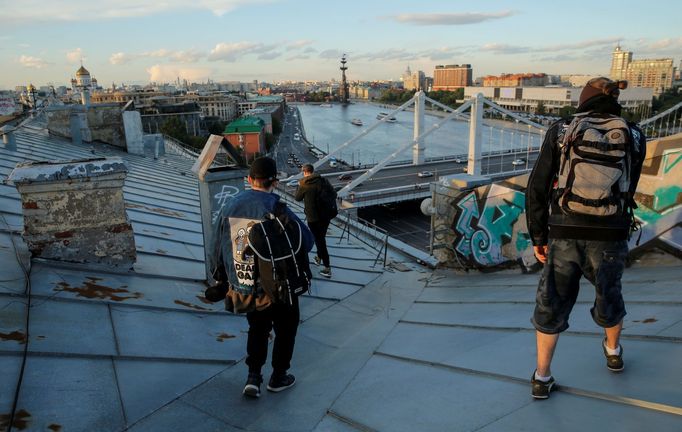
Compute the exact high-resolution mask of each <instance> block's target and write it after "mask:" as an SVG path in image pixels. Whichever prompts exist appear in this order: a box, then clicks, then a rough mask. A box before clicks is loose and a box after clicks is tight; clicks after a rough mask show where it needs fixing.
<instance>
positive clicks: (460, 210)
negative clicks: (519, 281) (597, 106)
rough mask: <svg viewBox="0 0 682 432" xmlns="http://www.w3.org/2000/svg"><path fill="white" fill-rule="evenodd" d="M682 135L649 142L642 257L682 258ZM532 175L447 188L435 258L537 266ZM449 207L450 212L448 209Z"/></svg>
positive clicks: (641, 187)
mask: <svg viewBox="0 0 682 432" xmlns="http://www.w3.org/2000/svg"><path fill="white" fill-rule="evenodd" d="M681 161H682V134H677V135H673V136H669V137H665V138H661V139H659V140H656V141H650V142H648V143H647V159H646V161H645V162H644V166H643V167H642V175H641V177H640V180H639V183H638V187H637V193H636V194H635V201H636V203H637V206H638V207H637V209H636V210H635V218H636V219H637V221H639V222H640V223H641V228H640V231H639V233H635V235H632V236H631V238H630V241H629V245H630V251H631V252H632V253H639V252H644V251H646V250H649V249H651V248H653V247H658V248H660V249H663V250H665V251H667V252H670V253H672V254H674V255H676V256H678V257H682V163H680V162H681ZM527 183H528V175H522V176H518V177H513V178H510V179H507V180H504V181H502V182H498V183H494V184H492V185H487V186H481V187H478V188H475V189H468V190H459V189H456V188H452V189H448V188H445V189H443V191H441V192H440V193H439V194H436V195H435V196H434V206H435V207H437V208H447V209H448V210H447V211H439V212H436V214H435V215H434V216H433V217H434V221H433V226H434V227H438V229H436V230H434V237H433V238H434V244H433V250H434V256H436V257H437V258H438V259H439V260H440V261H441V262H446V263H447V262H450V263H452V264H453V265H462V263H464V265H465V266H467V267H472V268H481V267H495V266H499V265H503V264H506V263H510V262H519V261H520V262H521V263H522V264H523V266H524V267H529V266H531V265H532V264H534V263H535V259H534V257H533V251H532V247H531V241H530V236H529V235H528V228H527V226H526V217H525V208H524V207H525V189H526V185H527ZM443 206H444V207H443Z"/></svg>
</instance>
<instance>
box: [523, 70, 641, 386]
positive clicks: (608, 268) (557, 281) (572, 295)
mask: <svg viewBox="0 0 682 432" xmlns="http://www.w3.org/2000/svg"><path fill="white" fill-rule="evenodd" d="M625 88H627V82H626V81H611V80H609V79H608V78H604V77H599V78H594V79H592V80H590V81H589V82H588V83H587V85H585V87H584V88H583V90H582V92H581V94H580V99H579V106H578V109H577V110H576V114H575V115H574V117H573V119H572V120H571V121H570V122H565V121H559V122H557V123H554V124H553V125H552V126H551V127H550V128H549V130H548V131H547V134H546V136H545V140H544V142H543V144H542V148H541V150H540V155H539V156H538V160H537V161H536V163H535V166H534V167H533V171H532V173H531V174H530V177H529V180H528V189H527V193H526V218H527V223H528V232H529V234H530V237H531V240H532V242H533V251H534V253H535V256H536V258H537V259H538V261H540V262H541V263H543V264H544V269H543V273H542V276H541V278H540V283H539V286H538V290H537V295H536V305H535V311H534V314H533V317H532V319H531V322H532V323H533V326H534V327H535V329H536V339H537V368H536V370H535V372H534V373H533V376H532V377H531V387H532V392H531V394H532V396H533V397H534V398H536V399H546V398H548V397H549V394H550V392H551V390H552V388H553V386H554V378H553V377H552V373H551V370H550V365H551V362H552V357H553V355H554V349H555V347H556V344H557V342H558V339H559V334H560V333H561V332H563V331H564V330H566V329H567V328H568V317H569V314H570V312H571V309H572V308H573V306H574V305H575V302H576V298H577V296H578V289H579V281H580V278H581V277H582V276H585V278H587V280H589V281H590V282H591V283H592V284H593V285H594V287H595V291H596V296H595V301H594V305H593V307H592V309H591V313H592V319H593V320H594V321H595V322H596V323H597V325H599V326H600V327H603V328H604V332H605V338H604V340H603V341H602V347H601V349H602V350H603V352H604V356H605V357H606V366H607V368H608V369H609V370H610V371H612V372H620V371H622V370H623V368H624V363H623V347H622V346H621V345H620V342H619V339H620V333H621V329H622V327H623V317H624V316H625V313H626V312H625V305H624V302H623V297H622V295H621V277H622V274H623V270H624V268H625V259H626V256H627V254H628V243H627V240H628V238H629V234H630V230H631V227H632V226H634V225H633V224H634V217H633V209H634V208H635V207H636V205H635V202H634V198H633V197H634V193H635V190H636V188H637V182H638V181H639V176H640V173H641V169H642V163H643V161H644V157H645V154H646V138H645V136H644V134H643V133H642V131H641V130H640V129H639V128H638V127H637V126H635V125H634V124H632V123H629V122H627V121H625V120H624V119H623V118H622V117H621V116H620V115H621V106H620V104H619V103H618V95H619V93H620V90H621V89H625Z"/></svg>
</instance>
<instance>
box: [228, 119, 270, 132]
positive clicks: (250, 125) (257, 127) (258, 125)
mask: <svg viewBox="0 0 682 432" xmlns="http://www.w3.org/2000/svg"><path fill="white" fill-rule="evenodd" d="M264 126H265V122H263V120H262V119H261V118H260V117H250V116H246V117H240V118H238V119H236V120H234V121H232V122H230V124H228V125H227V126H225V131H224V132H223V133H226V134H227V133H240V132H260V131H261V130H263V127H264Z"/></svg>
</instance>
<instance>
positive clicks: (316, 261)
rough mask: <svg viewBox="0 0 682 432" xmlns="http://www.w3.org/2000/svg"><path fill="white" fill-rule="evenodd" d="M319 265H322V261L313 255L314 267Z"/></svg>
mask: <svg viewBox="0 0 682 432" xmlns="http://www.w3.org/2000/svg"><path fill="white" fill-rule="evenodd" d="M320 264H322V260H321V259H320V257H319V256H317V255H315V265H316V266H319V265H320Z"/></svg>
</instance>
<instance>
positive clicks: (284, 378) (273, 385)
mask: <svg viewBox="0 0 682 432" xmlns="http://www.w3.org/2000/svg"><path fill="white" fill-rule="evenodd" d="M294 384H296V377H294V376H293V375H292V374H284V375H273V376H271V377H270V382H269V383H268V391H271V392H281V391H282V390H286V389H288V388H289V387H291V386H293V385H294Z"/></svg>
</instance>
